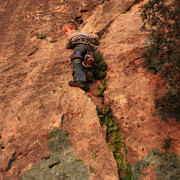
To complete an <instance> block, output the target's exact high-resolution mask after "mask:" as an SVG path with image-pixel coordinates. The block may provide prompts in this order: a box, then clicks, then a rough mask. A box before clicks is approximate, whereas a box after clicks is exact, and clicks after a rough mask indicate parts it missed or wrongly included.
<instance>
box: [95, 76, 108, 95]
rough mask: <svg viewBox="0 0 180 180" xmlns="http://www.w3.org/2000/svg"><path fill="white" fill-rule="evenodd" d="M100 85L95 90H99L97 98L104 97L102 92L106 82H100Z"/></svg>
mask: <svg viewBox="0 0 180 180" xmlns="http://www.w3.org/2000/svg"><path fill="white" fill-rule="evenodd" d="M101 84H102V86H100V85H98V86H97V89H98V90H99V91H98V96H100V97H104V91H105V90H106V80H104V79H103V80H101Z"/></svg>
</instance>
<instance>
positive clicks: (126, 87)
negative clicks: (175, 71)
mask: <svg viewBox="0 0 180 180" xmlns="http://www.w3.org/2000/svg"><path fill="white" fill-rule="evenodd" d="M101 2H102V1H99V0H93V1H87V0H82V1H77V0H76V1H75V0H68V1H64V0H60V1H59V0H58V1H57V0H52V1H48V0H39V1H31V0H28V1H27V0H18V1H17V0H11V1H10V0H7V1H2V0H0V19H1V21H0V27H1V28H0V47H1V49H0V162H1V163H0V179H2V180H6V179H19V177H21V176H22V177H26V178H28V177H27V174H28V172H29V171H27V172H25V171H26V170H28V169H29V168H31V167H32V168H31V169H33V168H34V167H39V166H38V165H39V164H40V163H41V162H48V160H43V159H48V158H50V159H51V158H53V157H54V156H53V153H52V152H51V151H50V149H49V147H48V132H49V131H50V130H51V129H53V128H62V129H65V130H66V131H67V132H68V133H69V136H70V141H71V145H72V147H73V150H74V154H75V156H77V159H81V160H82V161H83V162H84V164H85V166H86V169H87V171H88V174H89V179H94V180H100V179H103V180H109V179H111V180H116V179H118V173H117V172H118V170H117V165H116V162H115V159H114V158H113V155H112V153H111V152H110V151H109V150H108V148H107V144H106V139H105V137H106V129H105V127H101V126H100V124H99V120H98V116H97V112H96V105H95V103H94V102H92V101H91V99H90V98H89V97H88V95H87V94H86V93H85V92H84V91H82V90H80V89H78V88H70V87H69V86H68V81H69V80H71V79H72V75H71V73H72V67H71V62H70V60H69V56H70V54H71V53H72V51H71V50H65V47H64V40H65V37H64V36H63V35H62V32H61V30H60V27H61V26H62V24H63V23H64V22H65V21H66V20H70V19H75V20H76V21H77V22H80V23H82V24H81V26H80V29H82V30H84V31H85V32H91V31H93V32H96V33H98V34H99V35H100V37H101V45H100V46H99V49H100V51H101V52H103V55H104V59H105V60H106V62H107V63H108V67H109V68H108V72H107V73H108V76H107V90H106V92H105V104H107V105H110V106H111V109H112V111H113V115H114V117H115V119H116V121H117V122H118V123H119V127H120V129H121V131H122V132H124V133H125V134H126V144H127V146H128V147H129V149H130V152H129V154H128V158H129V162H130V163H131V164H132V165H134V168H135V169H136V166H135V165H136V163H135V162H136V161H137V162H139V161H141V160H142V159H143V158H144V157H146V156H147V155H148V153H149V152H151V150H152V148H158V149H159V150H161V152H159V153H163V152H164V150H163V149H162V146H163V140H164V138H167V136H168V137H170V138H172V148H171V151H173V152H174V153H176V154H177V155H180V147H179V143H180V140H179V137H180V136H179V134H178V133H179V131H178V129H179V128H180V125H179V124H177V123H176V122H175V121H174V120H171V121H170V123H169V124H168V123H165V122H163V121H161V120H160V119H159V118H157V117H155V116H154V115H153V114H154V104H153V101H154V100H153V97H154V92H155V90H156V89H158V88H159V86H160V85H161V86H162V84H163V82H162V81H159V80H157V79H156V78H155V77H153V75H152V74H150V73H149V72H146V71H145V70H144V69H142V68H141V66H140V62H141V59H140V54H141V52H142V51H143V48H144V44H143V43H144V40H145V39H146V38H147V34H145V33H144V32H141V31H140V27H141V20H140V17H139V14H140V13H139V8H138V6H139V5H140V2H139V1H135V0H128V1H125V2H124V1H119V0H111V1H103V2H105V4H104V3H103V2H102V3H101ZM36 34H40V35H41V34H42V35H46V36H47V37H46V39H39V38H38V37H37V36H36ZM93 86H94V85H93ZM94 153H96V155H97V157H96V159H95V160H94V158H93V154H94ZM58 158H59V157H58ZM177 158H178V157H177ZM40 160H43V161H41V162H38V161H40ZM152 161H153V160H151V159H150V160H149V163H150V165H151V166H153V167H157V166H156V163H152ZM36 163H37V164H36ZM162 164H163V161H162ZM33 165H34V166H33ZM60 165H61V164H57V165H56V166H55V168H57V169H58V168H60V167H61V166H60ZM47 166H49V163H48V164H44V165H43V164H42V166H41V167H45V168H47ZM90 167H91V168H93V169H94V171H95V173H92V171H90ZM138 168H139V167H138ZM143 168H146V167H145V166H143ZM174 168H175V167H174ZM47 169H48V168H47ZM141 171H143V173H142V176H141V175H140V173H141ZM152 171H153V173H151V172H152ZM157 171H158V168H156V173H154V168H149V169H148V170H146V169H144V170H142V168H140V171H133V172H134V175H135V177H140V178H142V177H143V175H144V174H146V176H148V175H149V174H153V175H154V176H157V175H158V172H157ZM24 172H25V174H24V175H23V173H24ZM53 172H54V171H53ZM67 172H68V171H67ZM173 172H174V169H173ZM54 173H55V172H54ZM36 174H38V172H36ZM175 174H176V175H178V173H175ZM177 177H178V176H177ZM153 178H154V179H155V178H156V177H153ZM158 178H159V176H157V179H158Z"/></svg>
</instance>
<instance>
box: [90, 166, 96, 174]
mask: <svg viewBox="0 0 180 180" xmlns="http://www.w3.org/2000/svg"><path fill="white" fill-rule="evenodd" d="M90 173H94V174H96V172H95V170H94V169H93V168H92V167H91V166H90Z"/></svg>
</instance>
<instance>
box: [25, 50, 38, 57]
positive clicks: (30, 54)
mask: <svg viewBox="0 0 180 180" xmlns="http://www.w3.org/2000/svg"><path fill="white" fill-rule="evenodd" d="M37 50H38V48H36V49H35V50H34V51H32V52H31V53H29V54H28V55H27V56H28V57H29V56H32V55H33V54H34V53H35V52H36V51H37Z"/></svg>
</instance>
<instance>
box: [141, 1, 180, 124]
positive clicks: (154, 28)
mask: <svg viewBox="0 0 180 180" xmlns="http://www.w3.org/2000/svg"><path fill="white" fill-rule="evenodd" d="M169 2H170V1H169ZM169 2H168V3H167V0H150V1H148V3H147V4H145V5H143V6H142V7H141V8H142V9H141V10H142V14H141V17H142V21H143V22H144V25H143V26H142V29H146V30H148V31H150V32H151V34H150V36H149V40H148V41H147V42H148V46H147V47H146V49H145V51H144V53H143V58H144V62H143V67H144V68H147V69H148V70H149V71H151V72H153V73H154V74H156V75H159V76H161V77H163V78H164V79H166V80H167V82H168V85H169V88H168V92H167V93H166V94H165V95H163V96H159V97H158V96H157V98H156V100H155V107H156V114H158V115H160V116H161V117H162V118H163V119H164V120H167V118H169V117H171V118H176V119H177V121H180V90H179V87H180V49H179V47H180V37H179V36H180V34H179V32H180V18H179V15H180V6H179V0H174V1H172V2H171V3H169ZM147 25H148V26H147ZM147 27H148V28H147Z"/></svg>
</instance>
